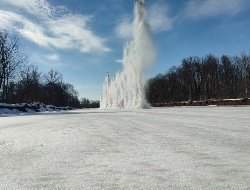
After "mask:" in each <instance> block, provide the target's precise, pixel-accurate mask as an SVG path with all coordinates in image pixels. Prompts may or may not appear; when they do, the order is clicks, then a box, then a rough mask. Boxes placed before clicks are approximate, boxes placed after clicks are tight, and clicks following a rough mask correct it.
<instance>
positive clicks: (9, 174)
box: [0, 107, 250, 190]
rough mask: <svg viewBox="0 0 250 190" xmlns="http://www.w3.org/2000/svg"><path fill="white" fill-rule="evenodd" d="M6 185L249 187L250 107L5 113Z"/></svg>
mask: <svg viewBox="0 0 250 190" xmlns="http://www.w3.org/2000/svg"><path fill="white" fill-rule="evenodd" d="M0 189H22V190H23V189H84V190H85V189H115V190H116V189H250V107H180V108H162V109H150V110H138V111H101V110H85V111H72V112H65V113H58V114H39V115H32V116H14V117H2V118H0Z"/></svg>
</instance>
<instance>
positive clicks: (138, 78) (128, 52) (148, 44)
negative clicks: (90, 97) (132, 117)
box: [100, 0, 155, 109]
mask: <svg viewBox="0 0 250 190" xmlns="http://www.w3.org/2000/svg"><path fill="white" fill-rule="evenodd" d="M146 18H147V13H146V7H145V0H136V2H135V9H134V21H133V39H132V41H131V42H129V43H127V44H126V45H125V47H124V55H123V60H122V64H123V70H122V72H119V73H117V74H116V75H115V76H114V77H113V79H110V76H109V74H107V75H106V77H105V81H104V84H103V93H102V96H101V100H100V108H101V109H142V108H148V107H149V105H148V103H147V101H146V99H145V91H144V88H145V83H146V79H145V77H146V76H145V74H146V71H147V70H148V69H149V67H150V66H151V65H152V63H153V62H154V57H155V48H154V44H153V41H152V39H151V36H150V29H149V25H148V23H147V21H146V20H147V19H146Z"/></svg>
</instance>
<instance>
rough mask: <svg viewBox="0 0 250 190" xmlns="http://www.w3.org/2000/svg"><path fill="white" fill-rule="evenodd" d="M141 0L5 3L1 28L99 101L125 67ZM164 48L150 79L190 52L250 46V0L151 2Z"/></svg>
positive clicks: (0, 1) (0, 0) (32, 57)
mask: <svg viewBox="0 0 250 190" xmlns="http://www.w3.org/2000/svg"><path fill="white" fill-rule="evenodd" d="M133 5H134V0H0V29H7V30H10V31H12V32H13V33H16V34H17V35H18V36H19V37H20V39H21V42H22V44H23V46H24V50H25V52H26V53H27V54H28V55H29V61H30V63H32V64H35V65H37V66H38V67H39V68H40V70H41V71H44V72H47V71H48V70H50V69H51V68H55V69H56V70H58V71H59V72H61V73H62V74H63V76H64V80H65V82H69V83H71V84H73V85H74V86H75V87H76V89H77V91H78V92H79V94H80V97H88V98H90V99H98V98H99V96H100V93H101V90H102V82H103V79H104V75H105V73H106V72H110V73H111V74H114V73H116V72H117V71H118V70H120V69H121V63H120V61H119V60H120V59H121V58H122V51H123V44H124V43H125V41H127V40H128V39H129V37H130V31H131V20H132V14H133ZM147 5H148V9H149V18H150V19H149V22H150V24H151V27H152V34H153V38H154V41H155V44H156V47H157V50H158V55H157V60H156V63H155V65H154V67H153V68H152V70H151V72H150V73H149V76H154V75H155V74H157V73H164V72H166V71H167V70H168V68H169V67H171V66H173V65H179V64H180V63H181V60H182V59H183V58H185V57H188V56H195V55H196V56H204V55H207V54H208V53H213V54H215V55H216V56H220V55H222V54H227V55H240V54H241V53H242V52H246V53H249V51H250V0H178V1H177V0H148V1H147Z"/></svg>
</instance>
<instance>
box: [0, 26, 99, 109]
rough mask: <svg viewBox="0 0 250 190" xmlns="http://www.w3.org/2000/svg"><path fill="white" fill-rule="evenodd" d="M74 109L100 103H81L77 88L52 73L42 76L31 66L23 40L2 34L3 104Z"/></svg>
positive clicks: (0, 90)
mask: <svg viewBox="0 0 250 190" xmlns="http://www.w3.org/2000/svg"><path fill="white" fill-rule="evenodd" d="M33 102H42V103H44V104H47V105H54V106H59V107H66V106H69V107H74V108H97V107H99V102H98V101H90V100H88V99H86V98H83V99H81V100H79V98H78V92H77V91H76V90H75V89H74V86H73V85H71V84H68V83H65V82H64V81H63V75H62V74H61V73H59V72H58V71H56V70H53V69H51V70H50V71H49V72H47V73H42V72H40V71H39V69H38V68H37V67H36V66H34V65H28V64H27V56H26V55H25V54H24V53H23V51H22V46H21V45H20V42H19V39H18V38H17V37H16V36H14V35H11V34H9V33H8V32H6V31H0V103H33Z"/></svg>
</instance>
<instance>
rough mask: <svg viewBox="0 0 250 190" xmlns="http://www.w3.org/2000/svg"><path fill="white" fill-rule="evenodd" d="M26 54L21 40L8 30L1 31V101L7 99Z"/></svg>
mask: <svg viewBox="0 0 250 190" xmlns="http://www.w3.org/2000/svg"><path fill="white" fill-rule="evenodd" d="M25 60H26V56H24V54H23V53H22V51H21V46H20V44H19V40H18V38H17V37H15V36H11V35H9V33H8V32H6V31H0V94H1V98H0V100H1V101H6V98H7V95H8V85H9V82H10V80H11V79H12V78H13V77H14V74H15V72H16V70H17V68H18V67H19V66H20V65H21V64H23V63H24V62H25Z"/></svg>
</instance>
